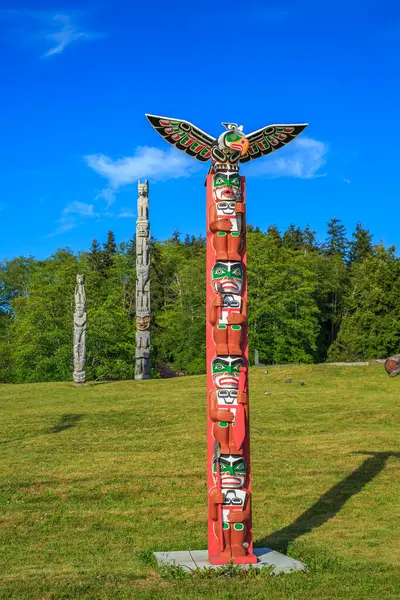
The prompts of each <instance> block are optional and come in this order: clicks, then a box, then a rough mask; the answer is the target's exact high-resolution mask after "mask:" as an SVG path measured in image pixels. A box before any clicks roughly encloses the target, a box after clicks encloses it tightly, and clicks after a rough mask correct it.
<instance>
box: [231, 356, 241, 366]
mask: <svg viewBox="0 0 400 600" xmlns="http://www.w3.org/2000/svg"><path fill="white" fill-rule="evenodd" d="M231 365H232V366H233V365H243V366H244V362H243V358H234V359H233V361H232V363H231Z"/></svg>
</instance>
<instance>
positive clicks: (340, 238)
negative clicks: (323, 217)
mask: <svg viewBox="0 0 400 600" xmlns="http://www.w3.org/2000/svg"><path fill="white" fill-rule="evenodd" d="M327 227H328V237H327V239H326V242H325V244H324V251H325V254H326V256H335V255H337V256H340V257H341V258H342V259H343V260H345V259H346V256H347V252H348V248H349V242H348V240H347V237H346V228H345V226H344V225H343V223H342V221H341V220H340V219H337V218H336V217H333V219H331V220H330V221H329V222H328V223H327Z"/></svg>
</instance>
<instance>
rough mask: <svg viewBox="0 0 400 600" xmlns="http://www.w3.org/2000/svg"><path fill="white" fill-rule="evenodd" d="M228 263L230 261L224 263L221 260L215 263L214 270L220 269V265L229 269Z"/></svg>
mask: <svg viewBox="0 0 400 600" xmlns="http://www.w3.org/2000/svg"><path fill="white" fill-rule="evenodd" d="M228 262H229V261H225V262H224V261H222V260H219V261H217V262H216V263H215V265H214V269H215V268H216V267H218V265H220V266H222V267H223V268H224V269H227V268H228V267H227V264H228ZM239 264H240V263H239Z"/></svg>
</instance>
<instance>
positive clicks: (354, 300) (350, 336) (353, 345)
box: [328, 245, 400, 360]
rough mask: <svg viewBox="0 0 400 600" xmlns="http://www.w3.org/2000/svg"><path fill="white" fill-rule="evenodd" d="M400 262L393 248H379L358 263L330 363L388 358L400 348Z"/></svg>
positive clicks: (330, 350)
mask: <svg viewBox="0 0 400 600" xmlns="http://www.w3.org/2000/svg"><path fill="white" fill-rule="evenodd" d="M399 300H400V260H399V259H398V258H396V256H395V250H394V248H393V247H391V248H388V249H385V248H384V247H383V246H382V245H378V246H375V247H374V248H373V250H372V253H371V255H370V256H368V257H367V258H365V259H364V261H362V262H356V263H354V264H353V268H352V280H351V287H350V291H349V293H348V294H347V295H346V298H345V302H344V307H345V314H344V316H343V321H342V324H341V327H340V330H339V333H338V336H337V339H336V341H335V342H334V343H333V344H332V346H331V348H330V349H329V355H328V357H329V359H330V360H337V359H340V360H357V359H366V358H367V359H371V358H378V357H379V358H380V357H387V356H389V355H390V354H394V353H396V352H398V351H399V347H400V302H399Z"/></svg>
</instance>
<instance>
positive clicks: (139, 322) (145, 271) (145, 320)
mask: <svg viewBox="0 0 400 600" xmlns="http://www.w3.org/2000/svg"><path fill="white" fill-rule="evenodd" d="M138 192H139V197H138V218H137V221H136V353H135V356H136V365H135V379H150V377H151V371H150V223H149V182H148V181H145V182H144V183H140V181H138Z"/></svg>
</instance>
